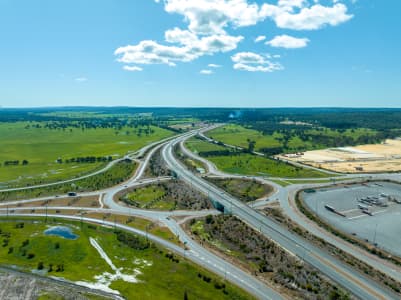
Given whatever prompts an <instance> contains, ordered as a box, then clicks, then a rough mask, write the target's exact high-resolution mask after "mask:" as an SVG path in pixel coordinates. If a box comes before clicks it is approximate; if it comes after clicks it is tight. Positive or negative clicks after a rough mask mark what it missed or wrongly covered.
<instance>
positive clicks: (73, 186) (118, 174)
mask: <svg viewBox="0 0 401 300" xmlns="http://www.w3.org/2000/svg"><path fill="white" fill-rule="evenodd" d="M136 167H137V164H136V163H135V162H130V161H120V162H118V163H116V164H114V165H113V166H112V167H111V168H109V169H108V170H107V171H105V172H103V173H100V174H97V175H94V176H90V177H88V178H84V179H80V180H77V181H74V182H69V183H60V184H55V185H50V186H45V187H37V188H32V189H23V190H16V191H9V192H0V201H5V200H20V199H29V198H37V197H44V196H52V195H60V194H63V193H68V192H72V191H75V192H87V191H95V190H100V189H104V188H108V187H111V186H114V185H116V184H119V183H122V182H123V181H125V180H127V179H128V178H129V177H131V176H132V175H133V174H134V172H135V170H136Z"/></svg>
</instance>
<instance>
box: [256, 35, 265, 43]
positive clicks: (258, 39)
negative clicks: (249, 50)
mask: <svg viewBox="0 0 401 300" xmlns="http://www.w3.org/2000/svg"><path fill="white" fill-rule="evenodd" d="M265 39H266V37H265V36H264V35H259V36H258V37H257V38H256V39H255V40H254V42H255V43H259V42H262V41H264V40H265Z"/></svg>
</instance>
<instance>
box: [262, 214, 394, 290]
mask: <svg viewBox="0 0 401 300" xmlns="http://www.w3.org/2000/svg"><path fill="white" fill-rule="evenodd" d="M263 213H265V214H266V215H267V216H268V217H270V218H271V219H273V220H274V221H276V222H277V223H279V224H280V225H281V226H284V227H285V228H287V229H288V230H289V231H291V232H293V233H295V234H297V235H299V236H301V237H303V238H304V239H306V240H308V241H310V242H312V243H313V244H315V245H316V246H318V247H319V248H321V249H323V250H325V251H327V252H329V253H330V254H331V255H334V256H336V257H337V258H338V259H340V260H342V261H344V262H345V263H347V264H348V265H350V266H351V267H352V268H356V269H358V270H359V271H360V272H361V273H363V274H366V275H368V276H370V277H371V278H372V279H373V280H374V281H375V282H380V283H381V284H384V285H386V286H388V287H390V288H391V289H392V290H394V291H395V292H397V293H401V283H400V282H398V281H396V280H394V279H393V278H391V277H389V276H387V275H386V274H384V273H382V272H380V271H378V270H376V269H374V268H373V267H371V266H369V265H367V264H366V263H364V262H362V261H361V260H359V259H357V258H355V257H354V256H352V255H350V254H348V253H346V252H344V251H342V250H341V249H339V248H337V247H336V246H335V245H332V244H330V243H328V242H326V241H325V240H323V239H321V238H319V237H317V236H315V235H313V234H311V233H310V232H309V231H307V230H305V229H303V228H301V227H300V226H298V225H297V224H295V223H294V222H293V221H292V220H291V219H289V218H288V217H286V216H285V215H284V214H283V213H282V211H281V210H280V208H278V207H266V208H264V209H263Z"/></svg>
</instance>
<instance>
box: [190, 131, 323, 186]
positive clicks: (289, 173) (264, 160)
mask: <svg viewBox="0 0 401 300" xmlns="http://www.w3.org/2000/svg"><path fill="white" fill-rule="evenodd" d="M186 146H187V147H188V149H190V150H191V151H193V152H194V153H197V154H198V155H200V156H201V157H204V158H206V159H207V160H210V161H211V162H213V163H214V164H215V165H216V166H217V168H219V169H220V170H221V171H223V172H226V173H232V174H242V175H259V176H268V177H287V178H321V177H328V176H329V175H328V174H326V173H323V172H319V171H316V170H312V169H307V168H301V167H297V166H293V165H291V164H289V163H287V162H282V161H279V160H274V159H271V158H268V157H262V156H257V155H253V154H250V153H248V152H246V151H240V150H234V149H231V148H227V147H224V146H222V145H217V144H213V143H209V142H207V141H204V140H202V139H199V138H192V139H189V140H188V141H187V142H186Z"/></svg>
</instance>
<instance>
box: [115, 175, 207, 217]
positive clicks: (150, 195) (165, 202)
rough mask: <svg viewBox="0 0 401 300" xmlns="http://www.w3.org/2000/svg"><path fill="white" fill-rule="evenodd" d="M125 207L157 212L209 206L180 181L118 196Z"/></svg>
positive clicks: (142, 188) (199, 194)
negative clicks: (155, 210)
mask: <svg viewBox="0 0 401 300" xmlns="http://www.w3.org/2000/svg"><path fill="white" fill-rule="evenodd" d="M117 197H119V200H121V201H123V202H124V203H126V204H127V205H130V206H134V207H138V208H144V209H159V210H175V209H206V208H210V207H211V205H210V203H209V201H208V199H207V197H206V196H205V195H203V194H201V193H199V192H197V191H195V190H194V189H192V188H191V187H190V186H189V185H187V184H186V183H184V182H182V181H180V180H170V181H163V182H159V183H157V184H151V185H146V186H142V187H138V188H134V189H132V190H130V191H128V192H125V193H124V194H121V195H118V196H117Z"/></svg>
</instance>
